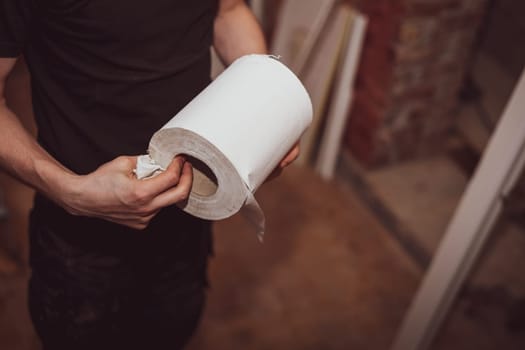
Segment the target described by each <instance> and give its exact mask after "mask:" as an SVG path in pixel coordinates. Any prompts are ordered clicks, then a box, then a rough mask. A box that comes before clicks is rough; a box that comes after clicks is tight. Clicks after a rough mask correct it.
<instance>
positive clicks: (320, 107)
mask: <svg viewBox="0 0 525 350" xmlns="http://www.w3.org/2000/svg"><path fill="white" fill-rule="evenodd" d="M251 5H252V6H253V9H254V11H255V13H256V15H257V17H258V18H259V20H260V22H261V24H262V26H263V28H264V30H265V33H266V35H267V38H268V41H269V43H270V47H271V51H272V54H275V55H279V56H280V59H281V60H282V61H283V62H285V63H286V64H287V65H288V66H289V67H290V68H291V69H292V70H294V71H295V73H296V74H297V75H298V76H299V77H300V78H301V79H302V81H303V82H304V84H305V86H306V87H307V89H308V90H309V92H310V95H311V97H312V100H313V102H314V110H315V115H314V122H313V124H312V127H311V128H310V130H309V131H308V132H307V133H306V134H305V137H304V138H303V141H302V150H303V153H302V156H301V159H299V161H298V162H297V164H294V166H292V167H290V169H289V170H287V171H285V172H284V174H283V175H282V176H281V177H280V178H278V179H277V180H274V181H272V182H270V183H268V184H266V185H265V186H263V187H262V188H261V189H260V190H259V191H258V192H257V197H258V199H259V200H260V203H261V206H262V207H263V209H264V211H265V213H266V216H267V218H266V220H267V225H268V228H267V235H266V239H265V242H264V244H259V242H258V241H257V239H256V237H255V236H254V235H253V234H252V230H251V228H250V227H249V226H248V225H247V224H246V223H245V222H244V221H243V219H242V218H240V217H238V216H234V217H232V218H230V219H228V220H224V221H221V222H218V223H217V224H216V225H215V243H216V247H215V256H214V258H213V259H212V262H211V272H210V278H211V289H210V291H209V299H208V303H207V308H206V311H205V314H204V317H203V320H202V323H201V326H200V328H199V329H198V331H197V334H196V335H195V337H194V339H193V340H192V342H191V344H190V345H189V346H188V349H190V350H200V349H357V350H360V349H372V350H373V349H389V348H391V346H392V344H393V342H394V339H396V334H398V332H399V331H400V327H401V324H402V322H403V319H404V317H405V315H406V313H407V310H408V309H409V306H410V304H411V302H412V300H413V297H414V295H415V294H416V291H417V290H418V287H419V286H420V285H421V281H422V279H423V276H424V275H425V273H426V272H428V268H429V266H430V264H431V261H432V258H433V256H434V253H435V252H436V251H437V249H438V247H439V244H440V242H441V240H442V238H443V236H444V234H445V232H446V231H447V227H448V226H449V223H450V221H451V219H452V217H453V215H454V213H455V211H456V209H457V207H458V203H459V201H460V200H461V198H462V196H463V194H464V192H465V189H466V188H467V185H468V183H469V181H471V180H472V179H473V177H474V175H475V174H476V173H475V171H476V167H477V165H478V163H479V161H480V159H481V158H482V157H483V154H484V151H485V150H486V146H487V144H488V142H489V140H490V137H491V136H492V135H493V132H494V130H495V129H496V127H497V125H498V123H499V122H500V121H501V116H502V114H503V112H504V109H505V106H506V105H507V103H508V101H509V98H510V96H511V94H512V92H513V90H514V88H515V86H516V84H517V82H518V80H519V78H520V75H521V73H522V70H523V67H524V63H525V45H524V44H523V40H524V39H525V2H523V1H518V0H355V1H351V0H349V1H335V0H298V1H297V0H296V1H294V0H266V1H264V0H260V1H251ZM220 70H221V67H220V64H218V62H214V71H213V74H214V75H217V74H219V73H220ZM29 87H30V80H29V76H28V73H27V68H26V67H25V65H24V63H23V61H22V60H21V61H20V62H19V64H18V65H17V67H16V68H15V70H14V72H13V73H12V75H11V76H10V78H9V81H8V90H7V100H8V104H9V105H10V107H11V108H12V109H13V110H15V111H16V112H17V113H18V115H19V116H20V117H21V119H22V120H23V122H24V125H25V126H26V127H27V128H28V129H29V130H31V131H32V132H35V127H34V124H33V121H32V112H31V103H30V92H29ZM524 98H525V96H522V99H524ZM522 117H523V118H525V111H523V114H522ZM522 125H523V124H522ZM524 144H525V141H524ZM485 175H486V174H485ZM489 176H490V174H489ZM487 190H490V189H487ZM31 199H32V191H31V190H30V189H28V188H27V187H25V186H23V185H22V184H20V183H18V182H16V181H14V180H13V179H11V178H9V177H8V176H7V175H6V174H4V173H0V348H1V349H9V350H11V349H13V350H37V349H39V343H38V339H37V338H36V336H35V335H34V331H33V329H32V326H31V323H30V320H29V317H28V314H27V307H26V305H25V304H26V300H25V298H26V294H25V293H26V292H25V288H26V286H25V284H26V282H27V278H28V276H29V274H30V271H29V268H28V262H27V257H28V244H27V243H28V242H27V220H26V217H27V213H28V211H29V209H30V207H31ZM475 255H476V259H474V263H473V266H472V268H471V269H470V268H469V269H468V271H467V274H466V280H465V281H464V283H463V281H462V283H460V288H459V290H458V293H457V294H456V293H454V298H453V302H452V304H451V307H450V310H449V309H448V308H447V310H446V313H445V315H444V320H443V322H442V323H439V327H437V330H436V331H435V332H433V333H432V335H433V336H432V337H431V341H430V343H429V348H430V349H436V350H438V349H439V350H442V349H443V350H444V349H463V350H465V349H479V350H484V349H525V273H524V272H523V266H524V264H525V179H524V178H523V176H521V177H520V178H519V179H518V181H517V182H516V185H515V186H514V187H513V189H512V191H511V192H510V194H509V195H508V196H505V200H504V205H503V211H502V214H501V215H499V218H498V219H497V221H496V222H495V225H494V226H493V227H491V230H490V232H489V233H488V238H487V239H486V240H484V241H483V244H482V249H481V253H480V254H479V256H478V254H475ZM422 348H423V347H421V349H422ZM398 350H399V349H398Z"/></svg>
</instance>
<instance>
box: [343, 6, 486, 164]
mask: <svg viewBox="0 0 525 350" xmlns="http://www.w3.org/2000/svg"><path fill="white" fill-rule="evenodd" d="M349 2H351V3H353V4H354V5H356V6H357V7H359V8H360V9H361V10H362V11H363V12H364V13H366V14H367V15H368V16H369V19H370V24H369V31H368V35H367V38H366V41H365V47H364V52H363V57H362V63H361V66H360V68H359V72H358V78H357V86H356V98H355V101H354V106H353V110H352V112H351V116H350V119H349V123H348V125H347V129H346V137H345V145H346V148H347V149H349V150H350V151H351V152H352V153H353V154H354V155H355V156H356V158H358V159H359V160H360V161H361V162H362V163H364V164H366V165H370V166H378V165H385V164H389V163H393V162H397V161H400V160H404V159H407V158H411V157H416V156H419V155H421V154H426V153H429V152H432V151H435V150H436V149H439V147H440V146H441V145H442V143H443V136H444V135H445V134H446V133H447V131H448V130H449V129H450V128H451V126H452V125H453V123H454V110H455V107H456V105H457V96H458V90H459V88H460V87H461V83H462V79H463V76H464V73H465V70H466V67H467V66H468V64H469V59H470V56H471V53H472V48H473V44H474V42H475V38H476V33H477V29H478V27H479V24H480V23H481V20H482V18H483V15H484V9H485V7H486V0H354V1H349Z"/></svg>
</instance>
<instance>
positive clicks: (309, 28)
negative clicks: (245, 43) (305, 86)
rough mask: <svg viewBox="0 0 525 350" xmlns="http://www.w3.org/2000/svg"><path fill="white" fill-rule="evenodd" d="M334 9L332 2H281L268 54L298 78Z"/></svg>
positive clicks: (324, 0) (323, 0) (316, 0)
mask: <svg viewBox="0 0 525 350" xmlns="http://www.w3.org/2000/svg"><path fill="white" fill-rule="evenodd" d="M334 5H335V0H283V3H282V5H281V9H280V11H279V14H278V16H277V22H276V25H275V34H274V38H273V45H272V48H271V50H270V52H271V53H272V54H274V55H276V56H280V57H281V60H282V61H283V63H285V64H286V65H287V66H288V67H290V69H292V71H294V72H295V73H296V74H300V73H301V71H302V70H303V68H304V65H305V64H306V62H307V60H308V57H310V53H311V51H312V49H313V47H314V46H315V43H316V42H317V39H318V38H319V35H320V33H321V31H322V30H323V28H324V26H325V24H326V21H327V19H328V17H329V15H330V13H331V11H332V9H333V8H334Z"/></svg>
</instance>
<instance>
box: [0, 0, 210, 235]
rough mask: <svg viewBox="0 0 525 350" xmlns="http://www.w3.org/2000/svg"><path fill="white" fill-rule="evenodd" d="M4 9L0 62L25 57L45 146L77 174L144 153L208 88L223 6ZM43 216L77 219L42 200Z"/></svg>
mask: <svg viewBox="0 0 525 350" xmlns="http://www.w3.org/2000/svg"><path fill="white" fill-rule="evenodd" d="M0 4H1V5H0V57H17V56H19V55H21V54H23V55H24V56H25V58H26V61H27V63H28V67H29V70H30V73H31V83H32V97H33V107H34V113H35V119H36V122H37V125H38V140H39V142H40V143H41V145H42V146H43V147H44V148H45V149H46V150H47V151H48V152H49V153H50V154H51V155H52V156H53V157H55V158H56V159H57V160H58V161H59V162H61V163H62V164H64V165H65V166H66V167H68V168H69V169H71V170H73V171H74V172H76V173H78V174H86V173H89V172H91V171H93V170H95V169H96V168H97V167H98V166H100V165H101V164H103V163H105V162H107V161H110V160H112V159H114V158H115V157H117V156H119V155H138V154H143V153H145V151H146V149H147V146H148V142H149V139H150V137H151V136H152V134H153V133H154V132H155V131H156V130H157V129H159V128H160V127H161V126H162V125H163V124H164V123H166V122H167V121H168V120H169V119H170V118H171V117H173V115H175V114H176V113H177V112H178V111H179V110H180V109H181V108H182V107H183V106H184V105H185V104H186V103H188V102H189V101H190V100H191V99H192V98H193V97H194V96H195V95H196V94H198V93H199V92H200V91H201V90H202V89H203V88H204V87H205V86H206V85H207V84H208V83H209V79H210V78H209V77H210V72H209V70H210V64H209V47H210V45H211V43H212V37H213V21H214V18H215V16H216V11H217V0H193V1H188V0H148V1H144V0H0ZM39 202H40V206H39ZM36 207H37V209H38V208H40V209H39V210H40V211H42V209H41V208H44V207H45V208H47V209H48V210H49V211H50V212H53V213H54V214H55V215H56V218H55V220H54V221H57V220H58V221H63V222H65V221H67V220H73V219H72V218H67V219H64V218H65V212H64V211H61V209H59V208H55V207H53V205H52V204H51V203H49V202H48V201H46V200H45V199H43V198H39V199H37V204H36ZM37 211H38V210H37ZM48 214H49V213H46V215H47V217H49V215H48ZM180 215H182V214H180ZM164 216H166V214H164ZM42 217H44V215H43V216H42ZM185 220H189V218H185ZM87 221H91V222H96V220H87ZM73 222H76V223H77V224H76V225H75V226H77V227H78V226H79V225H78V220H77V221H75V220H73ZM100 225H102V224H100ZM80 226H82V225H80ZM95 226H96V225H95ZM154 226H155V225H154ZM157 226H158V225H157ZM101 227H105V226H103V225H102V226H101Z"/></svg>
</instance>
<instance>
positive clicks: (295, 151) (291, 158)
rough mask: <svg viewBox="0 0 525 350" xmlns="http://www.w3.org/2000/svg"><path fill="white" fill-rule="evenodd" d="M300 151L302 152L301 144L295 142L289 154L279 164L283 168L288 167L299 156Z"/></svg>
mask: <svg viewBox="0 0 525 350" xmlns="http://www.w3.org/2000/svg"><path fill="white" fill-rule="evenodd" d="M299 153H300V149H299V144H295V146H294V147H293V148H292V149H291V150H290V152H288V154H287V155H286V156H285V157H284V159H283V160H282V161H281V163H280V164H279V166H280V167H281V168H285V167H287V166H288V165H290V164H291V163H293V162H294V161H295V160H296V159H297V158H298V157H299Z"/></svg>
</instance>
